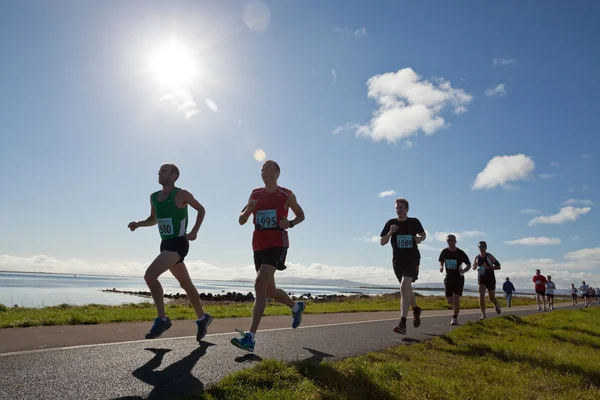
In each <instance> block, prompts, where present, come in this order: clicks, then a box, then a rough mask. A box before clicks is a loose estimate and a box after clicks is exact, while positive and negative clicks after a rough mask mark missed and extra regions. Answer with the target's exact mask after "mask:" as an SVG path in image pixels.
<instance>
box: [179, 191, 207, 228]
mask: <svg viewBox="0 0 600 400" xmlns="http://www.w3.org/2000/svg"><path fill="white" fill-rule="evenodd" d="M181 195H182V196H183V204H185V205H190V206H191V207H192V208H193V209H194V210H196V211H198V216H197V217H196V223H195V224H194V227H193V228H192V230H191V231H190V232H195V233H198V230H200V226H201V225H202V222H203V221H204V216H205V215H206V209H205V208H204V206H203V205H202V204H200V202H199V201H198V200H196V198H195V197H194V195H192V194H191V193H190V192H188V191H187V190H182V191H181Z"/></svg>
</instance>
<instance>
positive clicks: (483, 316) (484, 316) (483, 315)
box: [479, 314, 487, 321]
mask: <svg viewBox="0 0 600 400" xmlns="http://www.w3.org/2000/svg"><path fill="white" fill-rule="evenodd" d="M486 318H487V316H486V315H485V314H481V317H479V320H480V321H481V320H483V319H486Z"/></svg>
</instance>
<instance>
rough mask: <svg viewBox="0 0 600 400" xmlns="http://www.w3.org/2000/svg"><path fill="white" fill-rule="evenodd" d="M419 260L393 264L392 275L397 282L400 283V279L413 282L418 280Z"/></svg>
mask: <svg viewBox="0 0 600 400" xmlns="http://www.w3.org/2000/svg"><path fill="white" fill-rule="evenodd" d="M420 263H421V260H409V261H405V262H400V263H398V262H397V263H396V264H394V273H395V274H396V278H397V279H398V282H402V277H404V276H406V277H407V278H413V280H412V281H413V282H415V281H416V280H417V279H419V264H420Z"/></svg>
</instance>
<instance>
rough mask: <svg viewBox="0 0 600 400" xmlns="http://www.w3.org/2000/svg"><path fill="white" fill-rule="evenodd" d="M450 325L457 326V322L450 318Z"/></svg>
mask: <svg viewBox="0 0 600 400" xmlns="http://www.w3.org/2000/svg"><path fill="white" fill-rule="evenodd" d="M450 325H458V320H457V319H456V318H452V321H451V322H450Z"/></svg>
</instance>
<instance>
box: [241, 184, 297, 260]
mask: <svg viewBox="0 0 600 400" xmlns="http://www.w3.org/2000/svg"><path fill="white" fill-rule="evenodd" d="M290 193H292V192H291V190H289V189H286V188H282V187H281V186H277V191H275V192H273V193H267V191H266V190H265V188H264V187H263V188H257V189H254V190H253V191H252V195H251V196H250V198H251V199H252V200H258V203H256V208H255V209H254V211H253V212H252V214H253V215H254V216H253V218H252V221H253V222H254V233H253V235H252V249H253V250H254V251H260V250H265V249H269V248H271V247H289V245H290V243H289V241H288V233H287V231H286V230H284V229H281V228H280V227H279V221H280V220H281V219H282V218H287V216H288V206H287V200H288V198H289V197H290Z"/></svg>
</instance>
